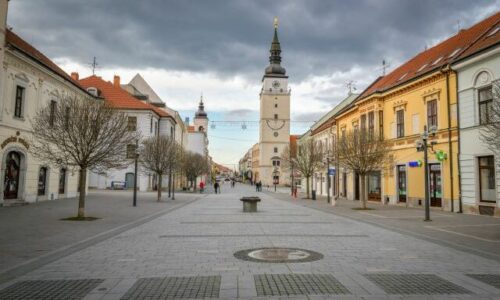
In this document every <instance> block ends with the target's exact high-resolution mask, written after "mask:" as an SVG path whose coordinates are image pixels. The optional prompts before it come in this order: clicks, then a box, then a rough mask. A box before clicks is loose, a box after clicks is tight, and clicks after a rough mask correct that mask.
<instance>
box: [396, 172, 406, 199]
mask: <svg viewBox="0 0 500 300" xmlns="http://www.w3.org/2000/svg"><path fill="white" fill-rule="evenodd" d="M397 168H398V170H397V172H398V201H399V202H403V203H406V166H405V165H399V166H397Z"/></svg>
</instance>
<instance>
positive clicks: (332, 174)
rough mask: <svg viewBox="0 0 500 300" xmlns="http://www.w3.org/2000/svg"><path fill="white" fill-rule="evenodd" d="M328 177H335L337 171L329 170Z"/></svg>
mask: <svg viewBox="0 0 500 300" xmlns="http://www.w3.org/2000/svg"><path fill="white" fill-rule="evenodd" d="M328 175H329V176H335V169H333V168H330V169H328Z"/></svg>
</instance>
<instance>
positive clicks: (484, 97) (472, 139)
mask: <svg viewBox="0 0 500 300" xmlns="http://www.w3.org/2000/svg"><path fill="white" fill-rule="evenodd" d="M498 29H499V27H498V26H496V27H493V28H492V29H491V30H490V32H488V33H487V34H485V35H484V36H482V37H481V39H479V40H478V41H476V43H475V46H474V49H471V50H470V51H471V52H472V53H474V54H473V55H472V56H468V55H467V54H468V52H467V51H466V52H465V53H464V54H462V56H463V58H462V59H459V61H458V62H456V63H455V64H454V65H453V69H454V70H455V71H456V72H457V75H458V103H459V126H460V146H459V153H460V156H459V163H460V165H459V168H460V174H461V175H460V188H461V198H462V206H463V207H462V209H463V211H464V212H465V213H473V214H485V215H495V216H500V157H499V152H498V151H497V153H494V152H493V151H492V150H491V149H489V148H488V146H487V145H486V144H485V143H484V142H482V140H481V138H480V130H481V129H482V128H483V125H484V124H485V123H486V122H488V120H487V114H486V112H487V111H488V108H489V107H491V105H492V103H493V101H499V99H498V96H499V95H495V91H494V90H495V88H494V86H496V89H497V91H498V89H499V88H500V45H499V44H498V38H496V39H495V38H494V36H495V35H497V36H498V35H499V34H500V33H499V32H498V31H499V30H498ZM495 41H496V44H495V43H494V42H495ZM491 43H493V44H491ZM477 47H483V48H484V49H483V50H481V49H477ZM495 98H496V99H495ZM499 151H500V150H499Z"/></svg>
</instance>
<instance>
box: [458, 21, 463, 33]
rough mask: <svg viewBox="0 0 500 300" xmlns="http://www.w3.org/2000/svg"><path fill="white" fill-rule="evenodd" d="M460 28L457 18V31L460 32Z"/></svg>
mask: <svg viewBox="0 0 500 300" xmlns="http://www.w3.org/2000/svg"><path fill="white" fill-rule="evenodd" d="M460 29H462V26H460V19H459V20H457V32H460Z"/></svg>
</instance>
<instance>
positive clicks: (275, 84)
mask: <svg viewBox="0 0 500 300" xmlns="http://www.w3.org/2000/svg"><path fill="white" fill-rule="evenodd" d="M279 87H280V82H279V81H278V80H275V81H273V88H275V89H277V88H279Z"/></svg>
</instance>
